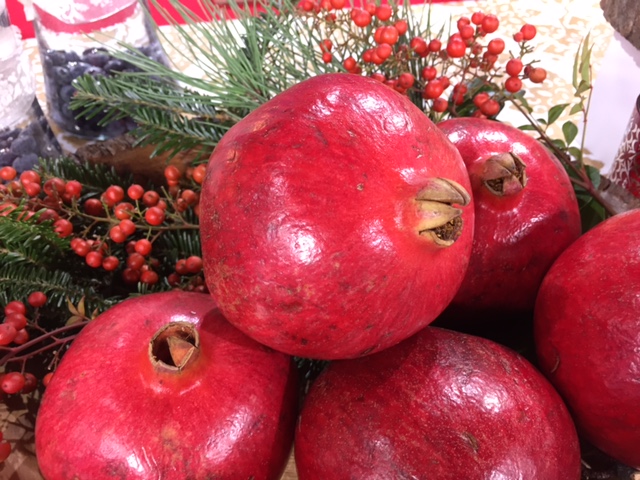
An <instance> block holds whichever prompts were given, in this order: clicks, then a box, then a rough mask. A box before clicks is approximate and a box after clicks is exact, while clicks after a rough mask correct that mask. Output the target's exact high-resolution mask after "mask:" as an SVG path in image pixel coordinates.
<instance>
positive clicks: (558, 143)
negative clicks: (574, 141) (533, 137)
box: [551, 138, 567, 150]
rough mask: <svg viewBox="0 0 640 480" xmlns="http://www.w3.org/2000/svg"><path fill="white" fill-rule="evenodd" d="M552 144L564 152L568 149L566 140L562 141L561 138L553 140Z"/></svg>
mask: <svg viewBox="0 0 640 480" xmlns="http://www.w3.org/2000/svg"><path fill="white" fill-rule="evenodd" d="M551 143H553V144H554V145H555V146H556V147H558V148H559V149H561V150H564V149H565V148H567V145H566V144H565V143H564V140H561V139H560V138H554V139H552V140H551Z"/></svg>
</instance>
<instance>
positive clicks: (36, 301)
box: [27, 291, 47, 308]
mask: <svg viewBox="0 0 640 480" xmlns="http://www.w3.org/2000/svg"><path fill="white" fill-rule="evenodd" d="M27 302H28V303H29V305H31V306H32V307H33V308H40V307H42V306H44V304H45V303H47V296H46V295H45V294H44V293H42V292H40V291H37V292H32V293H31V294H30V295H29V296H28V297H27Z"/></svg>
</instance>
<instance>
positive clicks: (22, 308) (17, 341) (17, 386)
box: [0, 291, 53, 463]
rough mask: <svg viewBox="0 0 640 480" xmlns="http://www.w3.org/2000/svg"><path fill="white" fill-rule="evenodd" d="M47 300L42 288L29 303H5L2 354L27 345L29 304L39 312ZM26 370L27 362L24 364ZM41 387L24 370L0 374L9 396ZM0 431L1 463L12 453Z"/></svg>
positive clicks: (0, 329)
mask: <svg viewBox="0 0 640 480" xmlns="http://www.w3.org/2000/svg"><path fill="white" fill-rule="evenodd" d="M46 303H47V296H46V295H45V294H44V293H43V292H40V291H35V292H33V293H31V294H30V295H29V296H28V298H27V302H26V304H25V303H24V302H22V301H19V300H13V301H11V302H9V303H7V304H6V305H5V306H4V321H3V322H2V323H1V324H0V353H2V352H6V351H8V350H11V349H15V348H16V347H17V346H21V345H25V344H26V343H27V342H28V341H29V333H28V332H27V328H28V327H29V326H33V324H32V322H31V321H30V320H29V318H28V316H27V315H29V313H28V311H27V305H29V306H30V307H31V308H33V309H34V313H35V314H36V315H37V312H38V309H39V308H41V307H43V306H44V305H45V304H46ZM23 370H24V363H23ZM52 375H53V373H51V372H49V373H47V374H46V375H45V376H44V377H43V378H42V386H44V387H46V386H47V385H48V384H49V382H50V381H51V377H52ZM37 387H38V379H37V378H36V376H35V375H34V374H33V373H30V372H24V371H9V372H6V371H5V373H4V374H2V375H1V376H0V391H2V392H3V393H4V394H6V395H14V394H29V393H32V392H34V391H35V390H36V388H37ZM3 437H4V436H3V434H2V432H0V463H2V462H4V461H5V460H6V459H7V458H8V457H9V455H10V454H11V444H10V443H9V442H7V441H6V440H4V438H3Z"/></svg>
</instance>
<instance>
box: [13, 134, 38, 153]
mask: <svg viewBox="0 0 640 480" xmlns="http://www.w3.org/2000/svg"><path fill="white" fill-rule="evenodd" d="M10 150H11V152H12V153H15V154H16V155H24V154H27V153H36V152H37V151H38V142H36V139H35V138H33V137H32V136H31V135H20V136H19V137H18V138H16V139H15V140H14V141H13V143H12V144H11V149H10Z"/></svg>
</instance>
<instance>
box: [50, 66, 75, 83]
mask: <svg viewBox="0 0 640 480" xmlns="http://www.w3.org/2000/svg"><path fill="white" fill-rule="evenodd" d="M53 78H54V80H55V81H56V83H57V84H58V85H66V84H68V83H71V72H70V71H69V69H68V68H67V67H53Z"/></svg>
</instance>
